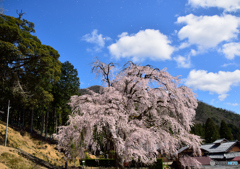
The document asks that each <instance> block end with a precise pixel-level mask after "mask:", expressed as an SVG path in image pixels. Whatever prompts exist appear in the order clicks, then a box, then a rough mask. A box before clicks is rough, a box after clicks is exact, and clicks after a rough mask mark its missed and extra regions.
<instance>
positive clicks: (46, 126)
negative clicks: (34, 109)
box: [45, 105, 49, 139]
mask: <svg viewBox="0 0 240 169" xmlns="http://www.w3.org/2000/svg"><path fill="white" fill-rule="evenodd" d="M48 115H49V105H48V109H47V115H46V125H45V139H46V138H47V129H48Z"/></svg>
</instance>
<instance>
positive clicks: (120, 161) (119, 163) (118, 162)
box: [115, 150, 124, 169]
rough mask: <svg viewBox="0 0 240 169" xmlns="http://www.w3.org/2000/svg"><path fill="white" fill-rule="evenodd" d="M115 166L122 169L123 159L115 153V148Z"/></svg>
mask: <svg viewBox="0 0 240 169" xmlns="http://www.w3.org/2000/svg"><path fill="white" fill-rule="evenodd" d="M115 168H116V169H118V168H120V169H124V165H123V159H122V158H121V157H120V156H119V155H118V154H117V151H116V150H115Z"/></svg>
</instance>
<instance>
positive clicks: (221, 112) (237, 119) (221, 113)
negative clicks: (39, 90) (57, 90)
mask: <svg viewBox="0 0 240 169" xmlns="http://www.w3.org/2000/svg"><path fill="white" fill-rule="evenodd" d="M101 88H103V87H102V86H98V85H94V86H91V87H89V88H88V89H90V90H92V91H94V92H96V93H100V89H101ZM79 93H80V94H81V95H84V94H89V93H88V92H87V90H86V89H79ZM207 118H211V119H212V120H213V121H214V123H215V124H216V125H218V126H220V123H221V121H222V120H224V121H225V122H226V123H227V124H233V125H235V126H237V127H238V128H240V115H239V114H236V113H234V112H232V111H229V110H225V109H222V108H216V107H214V106H211V105H209V104H207V103H204V102H202V101H199V102H198V107H197V109H196V117H195V123H201V124H203V123H204V124H205V122H206V120H207Z"/></svg>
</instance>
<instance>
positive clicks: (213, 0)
mask: <svg viewBox="0 0 240 169" xmlns="http://www.w3.org/2000/svg"><path fill="white" fill-rule="evenodd" d="M188 3H189V4H190V5H192V6H193V7H203V8H210V7H217V8H223V9H224V11H228V12H236V11H237V10H239V9H240V1H239V0H188Z"/></svg>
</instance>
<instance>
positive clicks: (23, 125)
mask: <svg viewBox="0 0 240 169" xmlns="http://www.w3.org/2000/svg"><path fill="white" fill-rule="evenodd" d="M24 115H25V109H23V116H22V127H23V128H24V127H25V124H24Z"/></svg>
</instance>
